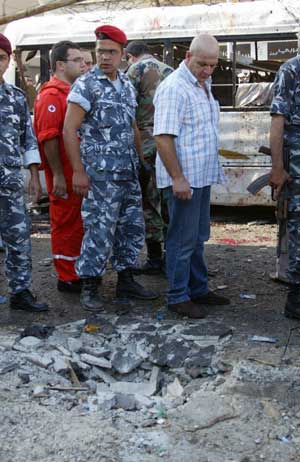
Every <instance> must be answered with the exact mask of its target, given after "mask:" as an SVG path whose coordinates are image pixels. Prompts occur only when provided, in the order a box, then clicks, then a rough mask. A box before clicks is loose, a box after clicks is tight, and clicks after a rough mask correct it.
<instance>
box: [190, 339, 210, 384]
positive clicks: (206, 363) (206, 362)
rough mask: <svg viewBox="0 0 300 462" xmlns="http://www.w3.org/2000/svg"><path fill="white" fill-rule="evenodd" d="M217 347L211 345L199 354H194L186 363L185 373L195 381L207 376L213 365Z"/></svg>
mask: <svg viewBox="0 0 300 462" xmlns="http://www.w3.org/2000/svg"><path fill="white" fill-rule="evenodd" d="M214 352H215V347H214V346H213V345H210V346H208V347H206V348H202V349H200V350H199V351H198V352H197V353H194V354H192V355H191V356H190V357H189V358H188V359H186V361H185V364H184V365H185V372H186V373H187V374H188V375H190V376H191V377H192V378H193V379H196V378H197V377H203V376H205V375H208V374H207V371H208V368H209V367H210V365H211V361H212V358H213V354H214Z"/></svg>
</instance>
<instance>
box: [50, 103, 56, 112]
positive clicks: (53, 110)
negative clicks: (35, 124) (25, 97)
mask: <svg viewBox="0 0 300 462" xmlns="http://www.w3.org/2000/svg"><path fill="white" fill-rule="evenodd" d="M48 111H49V112H55V111H56V106H54V104H49V106H48Z"/></svg>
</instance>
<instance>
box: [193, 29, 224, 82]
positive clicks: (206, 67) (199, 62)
mask: <svg viewBox="0 0 300 462" xmlns="http://www.w3.org/2000/svg"><path fill="white" fill-rule="evenodd" d="M218 59H219V44H218V42H217V40H216V39H215V37H213V36H212V35H208V34H202V35H198V36H197V37H195V38H194V39H193V41H192V43H191V45H190V49H189V50H188V51H187V52H186V59H185V63H186V65H187V67H188V68H189V70H190V71H191V73H192V74H193V75H194V76H195V77H196V79H197V80H198V82H199V83H200V85H204V82H205V80H207V79H208V78H209V77H210V76H211V74H212V73H213V71H214V69H215V67H216V66H217V64H218Z"/></svg>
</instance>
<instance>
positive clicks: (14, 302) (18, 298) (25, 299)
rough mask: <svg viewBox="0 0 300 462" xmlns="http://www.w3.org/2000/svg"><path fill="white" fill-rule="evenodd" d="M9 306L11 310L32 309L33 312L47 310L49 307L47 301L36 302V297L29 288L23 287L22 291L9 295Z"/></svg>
mask: <svg viewBox="0 0 300 462" xmlns="http://www.w3.org/2000/svg"><path fill="white" fill-rule="evenodd" d="M9 306H10V308H11V309H12V310H24V311H32V312H34V313H40V312H42V311H47V310H48V308H49V306H48V305H47V303H37V301H36V298H35V297H34V296H33V295H32V293H31V292H30V290H29V289H25V290H22V292H19V293H17V294H13V295H11V296H10V301H9Z"/></svg>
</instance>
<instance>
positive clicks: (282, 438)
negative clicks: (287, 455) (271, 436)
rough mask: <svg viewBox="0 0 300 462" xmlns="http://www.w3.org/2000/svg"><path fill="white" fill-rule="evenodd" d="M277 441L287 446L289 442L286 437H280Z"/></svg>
mask: <svg viewBox="0 0 300 462" xmlns="http://www.w3.org/2000/svg"><path fill="white" fill-rule="evenodd" d="M279 441H281V442H282V443H284V444H289V442H290V440H289V438H288V437H287V436H282V437H281V438H279Z"/></svg>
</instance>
